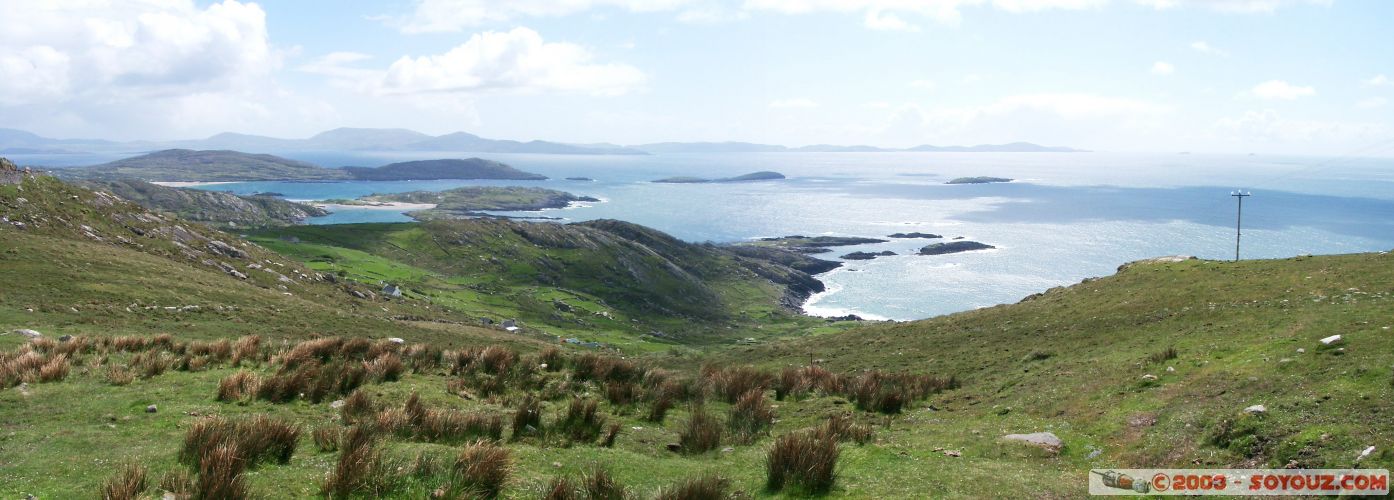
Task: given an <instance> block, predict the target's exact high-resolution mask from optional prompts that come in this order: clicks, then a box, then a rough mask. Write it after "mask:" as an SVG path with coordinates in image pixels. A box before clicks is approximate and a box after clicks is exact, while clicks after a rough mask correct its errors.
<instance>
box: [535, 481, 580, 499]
mask: <svg viewBox="0 0 1394 500" xmlns="http://www.w3.org/2000/svg"><path fill="white" fill-rule="evenodd" d="M579 498H581V495H580V494H578V493H577V488H576V485H575V484H572V483H571V478H569V477H566V476H556V477H553V478H552V480H551V481H549V482H548V483H547V486H546V487H545V488H543V489H542V500H578V499H579Z"/></svg>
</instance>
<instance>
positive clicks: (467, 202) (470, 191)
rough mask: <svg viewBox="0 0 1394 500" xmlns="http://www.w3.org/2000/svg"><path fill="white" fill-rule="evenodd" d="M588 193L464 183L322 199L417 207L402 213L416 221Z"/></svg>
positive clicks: (562, 203) (542, 204)
mask: <svg viewBox="0 0 1394 500" xmlns="http://www.w3.org/2000/svg"><path fill="white" fill-rule="evenodd" d="M599 201H600V200H599V199H596V198H592V197H590V196H576V195H574V194H571V193H568V192H565V191H557V190H555V189H546V188H536V187H495V186H467V187H459V188H454V189H447V190H444V191H408V192H405V193H392V194H371V195H368V196H363V197H360V198H358V199H356V200H324V201H323V202H322V203H323V204H330V205H348V206H379V207H404V208H420V209H419V210H412V211H408V212H404V213H405V214H406V215H407V216H408V217H411V218H413V219H416V220H419V221H428V220H440V219H470V218H476V217H495V216H494V215H492V214H487V213H484V212H485V211H496V212H532V211H539V210H544V209H550V208H566V207H568V206H570V205H571V204H572V203H575V202H599Z"/></svg>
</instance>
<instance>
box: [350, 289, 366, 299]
mask: <svg viewBox="0 0 1394 500" xmlns="http://www.w3.org/2000/svg"><path fill="white" fill-rule="evenodd" d="M349 293H351V294H353V296H354V297H358V298H360V299H364V300H367V299H368V296H367V295H363V292H360V291H358V290H353V291H351V292H349Z"/></svg>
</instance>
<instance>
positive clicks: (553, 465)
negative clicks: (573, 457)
mask: <svg viewBox="0 0 1394 500" xmlns="http://www.w3.org/2000/svg"><path fill="white" fill-rule="evenodd" d="M552 467H554V468H557V469H560V468H561V462H552Z"/></svg>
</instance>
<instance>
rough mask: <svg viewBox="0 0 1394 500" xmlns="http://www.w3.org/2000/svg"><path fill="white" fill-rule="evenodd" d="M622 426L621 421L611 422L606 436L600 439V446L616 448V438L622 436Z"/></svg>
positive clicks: (606, 430)
mask: <svg viewBox="0 0 1394 500" xmlns="http://www.w3.org/2000/svg"><path fill="white" fill-rule="evenodd" d="M620 427H621V425H620V424H619V422H615V423H612V424H610V426H609V427H607V428H606V429H605V438H604V439H601V440H600V446H603V447H606V448H614V447H615V438H618V437H619V436H620Z"/></svg>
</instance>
